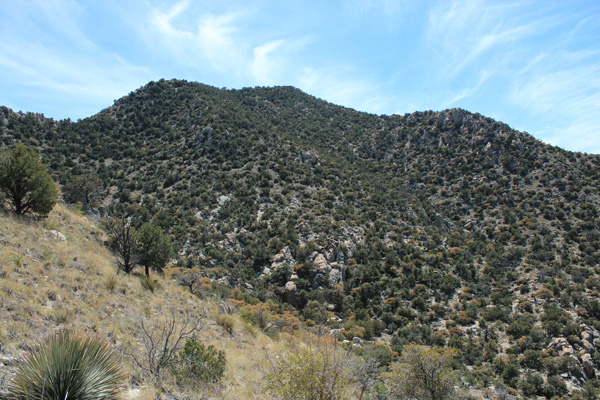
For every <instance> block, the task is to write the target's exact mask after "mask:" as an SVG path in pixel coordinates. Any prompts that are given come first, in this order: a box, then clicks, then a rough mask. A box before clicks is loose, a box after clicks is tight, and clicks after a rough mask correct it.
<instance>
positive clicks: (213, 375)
mask: <svg viewBox="0 0 600 400" xmlns="http://www.w3.org/2000/svg"><path fill="white" fill-rule="evenodd" d="M226 365H227V360H226V359H225V352H224V351H222V350H216V349H215V348H214V347H213V346H208V347H206V346H205V345H204V343H202V342H200V341H198V340H196V339H195V338H189V339H187V341H186V342H185V345H184V346H183V349H181V350H180V351H179V353H178V355H177V360H176V361H175V363H174V373H173V374H174V376H175V378H176V382H177V384H179V385H190V384H192V383H193V382H197V381H199V382H211V383H217V382H220V381H221V379H222V378H223V374H224V373H225V367H226Z"/></svg>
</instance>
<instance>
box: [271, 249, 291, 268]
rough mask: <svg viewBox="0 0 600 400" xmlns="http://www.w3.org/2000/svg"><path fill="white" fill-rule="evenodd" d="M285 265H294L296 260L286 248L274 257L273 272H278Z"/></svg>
mask: <svg viewBox="0 0 600 400" xmlns="http://www.w3.org/2000/svg"><path fill="white" fill-rule="evenodd" d="M283 264H288V265H294V264H296V260H294V257H293V256H292V252H291V251H290V248H289V247H287V246H285V247H284V248H283V249H281V251H280V252H279V253H277V254H275V255H274V256H273V262H272V264H271V270H276V269H277V268H279V267H281V266H282V265H283Z"/></svg>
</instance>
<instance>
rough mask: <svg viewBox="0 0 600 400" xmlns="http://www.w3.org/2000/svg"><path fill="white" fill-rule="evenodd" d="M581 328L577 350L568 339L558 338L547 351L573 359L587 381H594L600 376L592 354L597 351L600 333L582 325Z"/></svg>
mask: <svg viewBox="0 0 600 400" xmlns="http://www.w3.org/2000/svg"><path fill="white" fill-rule="evenodd" d="M580 328H581V341H580V342H579V343H578V344H575V348H573V346H571V344H570V343H569V342H568V340H567V339H566V338H564V337H557V338H555V339H554V340H552V341H551V342H550V344H549V345H548V349H547V350H548V351H553V352H556V354H558V355H559V356H561V357H571V358H572V359H573V360H575V361H576V362H577V363H578V364H579V365H580V367H581V369H582V370H583V372H585V375H586V377H587V379H593V378H595V377H596V376H597V375H598V371H597V370H596V369H597V365H596V364H595V362H594V358H593V356H592V354H594V353H595V352H596V351H597V346H596V344H595V342H596V341H597V340H598V339H597V338H598V337H600V333H599V332H598V331H597V330H595V329H594V328H592V327H590V326H588V325H584V324H582V325H580ZM576 350H577V351H576Z"/></svg>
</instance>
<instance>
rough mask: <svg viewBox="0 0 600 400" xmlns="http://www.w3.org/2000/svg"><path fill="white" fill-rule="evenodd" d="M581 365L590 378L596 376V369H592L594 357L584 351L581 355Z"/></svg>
mask: <svg viewBox="0 0 600 400" xmlns="http://www.w3.org/2000/svg"><path fill="white" fill-rule="evenodd" d="M581 365H583V369H584V371H585V373H586V374H587V376H588V377H589V378H590V379H591V378H594V377H595V376H596V371H595V369H594V359H593V358H592V356H591V355H590V354H587V353H586V354H584V355H583V356H582V357H581Z"/></svg>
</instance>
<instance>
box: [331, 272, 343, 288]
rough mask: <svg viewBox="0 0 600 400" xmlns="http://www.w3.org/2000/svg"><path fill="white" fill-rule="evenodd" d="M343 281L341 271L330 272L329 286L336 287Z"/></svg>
mask: <svg viewBox="0 0 600 400" xmlns="http://www.w3.org/2000/svg"><path fill="white" fill-rule="evenodd" d="M342 280H343V276H342V271H340V270H339V269H332V270H331V271H330V272H329V285H330V286H335V285H337V284H338V283H342Z"/></svg>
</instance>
